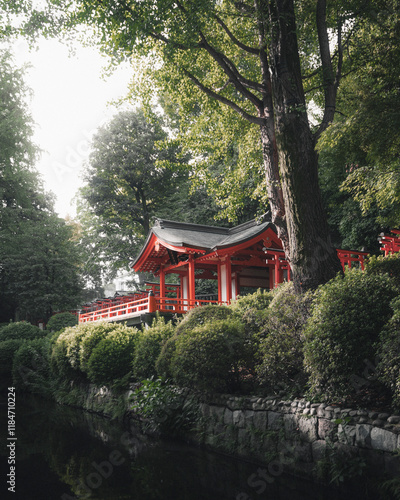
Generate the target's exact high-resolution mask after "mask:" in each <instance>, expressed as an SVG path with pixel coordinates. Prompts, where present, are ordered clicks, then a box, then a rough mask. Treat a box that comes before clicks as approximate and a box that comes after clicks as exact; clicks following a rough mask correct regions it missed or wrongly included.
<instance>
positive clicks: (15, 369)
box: [12, 337, 53, 396]
mask: <svg viewBox="0 0 400 500" xmlns="http://www.w3.org/2000/svg"><path fill="white" fill-rule="evenodd" d="M51 346H52V344H51V341H50V339H49V338H46V337H45V338H40V339H34V340H30V341H27V342H24V343H23V344H22V345H21V346H20V347H19V349H18V351H17V352H16V353H15V355H14V360H13V366H12V374H13V384H14V385H15V386H16V387H17V388H18V389H20V390H22V391H29V392H33V393H39V394H41V395H42V396H50V395H51V392H52V389H53V381H52V374H51V369H50V355H51Z"/></svg>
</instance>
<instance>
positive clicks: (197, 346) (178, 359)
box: [170, 318, 246, 392]
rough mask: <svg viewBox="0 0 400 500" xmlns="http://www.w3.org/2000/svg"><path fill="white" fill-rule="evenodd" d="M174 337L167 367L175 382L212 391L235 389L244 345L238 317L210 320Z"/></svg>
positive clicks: (243, 356)
mask: <svg viewBox="0 0 400 500" xmlns="http://www.w3.org/2000/svg"><path fill="white" fill-rule="evenodd" d="M174 339H175V351H174V353H173V354H172V359H171V366H170V369H171V372H172V375H173V378H174V380H175V382H176V383H177V384H178V385H182V386H186V387H194V388H196V389H199V390H205V391H215V392H220V391H223V392H224V391H235V390H236V389H238V386H239V382H240V371H241V369H243V368H245V366H244V365H245V361H244V360H245V358H246V352H245V350H246V348H245V334H244V327H243V325H242V324H241V323H240V322H239V321H238V320H237V319H235V318H229V319H219V320H214V321H209V322H207V323H205V324H203V325H200V326H197V327H195V328H193V329H191V330H190V331H188V332H187V333H186V334H185V335H177V336H176V337H174Z"/></svg>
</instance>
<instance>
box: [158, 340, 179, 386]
mask: <svg viewBox="0 0 400 500" xmlns="http://www.w3.org/2000/svg"><path fill="white" fill-rule="evenodd" d="M176 339H177V336H176V335H174V336H173V337H171V338H170V339H168V340H167V341H166V342H165V343H164V344H163V345H162V347H161V351H160V354H159V356H158V358H157V360H156V364H155V369H156V372H157V375H158V376H159V377H163V378H164V379H169V378H172V372H171V363H172V358H173V356H174V353H175V350H176Z"/></svg>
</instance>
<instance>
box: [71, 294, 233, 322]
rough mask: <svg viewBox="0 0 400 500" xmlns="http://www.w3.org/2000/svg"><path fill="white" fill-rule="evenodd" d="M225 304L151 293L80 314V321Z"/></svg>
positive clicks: (179, 312) (123, 317) (123, 318)
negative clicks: (157, 295) (159, 295)
mask: <svg viewBox="0 0 400 500" xmlns="http://www.w3.org/2000/svg"><path fill="white" fill-rule="evenodd" d="M209 304H224V302H221V301H218V300H201V299H200V300H198V299H195V300H189V299H176V298H169V297H155V296H154V295H152V294H151V293H150V294H149V296H148V297H145V298H141V299H137V300H132V301H131V302H127V303H126V304H120V305H116V306H111V307H105V308H103V309H98V310H97V311H91V312H88V313H83V314H80V315H79V323H88V322H93V321H123V320H125V319H129V318H134V317H137V316H140V315H141V314H146V313H154V312H157V311H160V312H164V313H172V314H184V313H185V312H187V311H189V310H190V309H193V308H194V307H199V306H204V305H209Z"/></svg>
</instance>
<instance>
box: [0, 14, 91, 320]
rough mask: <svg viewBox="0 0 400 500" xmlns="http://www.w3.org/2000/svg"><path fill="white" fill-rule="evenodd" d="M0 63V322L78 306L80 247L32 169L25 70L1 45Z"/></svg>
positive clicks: (33, 159) (34, 154)
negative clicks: (19, 67) (16, 63)
mask: <svg viewBox="0 0 400 500" xmlns="http://www.w3.org/2000/svg"><path fill="white" fill-rule="evenodd" d="M11 10H12V9H11ZM0 31H1V28H0ZM0 68H1V71H0V117H1V119H0V242H1V244H0V261H1V268H0V302H1V304H2V308H1V310H0V321H7V320H10V319H25V320H28V321H31V322H38V321H39V320H41V321H46V320H47V319H48V318H49V317H50V316H51V314H52V312H53V310H56V309H58V310H63V309H72V308H73V307H75V306H76V305H77V302H78V300H79V293H80V290H81V287H82V284H81V282H80V280H79V276H78V261H79V255H80V252H79V250H78V248H77V246H76V245H75V243H74V242H73V241H72V240H71V232H70V228H69V227H68V225H67V224H66V222H65V220H63V219H60V218H59V217H58V216H57V215H56V214H55V213H54V208H53V198H52V195H50V194H49V193H46V192H45V191H44V190H43V185H42V181H41V179H40V176H39V173H38V172H37V171H36V170H35V169H34V164H35V162H36V160H37V158H38V153H39V151H38V148H37V146H35V145H34V144H33V142H32V135H33V132H34V122H33V120H32V117H31V116H30V114H29V111H28V110H29V102H28V101H29V98H28V97H29V89H27V88H26V85H25V83H24V71H23V70H21V69H18V68H16V67H15V65H14V62H13V60H12V57H11V56H10V54H9V53H8V52H6V51H4V50H0Z"/></svg>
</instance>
